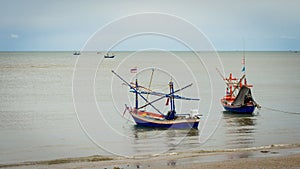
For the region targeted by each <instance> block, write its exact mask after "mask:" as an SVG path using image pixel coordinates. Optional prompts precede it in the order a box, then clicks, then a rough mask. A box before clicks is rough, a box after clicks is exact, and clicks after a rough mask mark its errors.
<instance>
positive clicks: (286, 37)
mask: <svg viewBox="0 0 300 169" xmlns="http://www.w3.org/2000/svg"><path fill="white" fill-rule="evenodd" d="M280 38H282V39H290V40H296V39H297V37H296V36H287V35H282V36H281V37H280Z"/></svg>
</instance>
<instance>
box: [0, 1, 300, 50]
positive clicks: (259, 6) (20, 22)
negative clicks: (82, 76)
mask: <svg viewBox="0 0 300 169" xmlns="http://www.w3.org/2000/svg"><path fill="white" fill-rule="evenodd" d="M0 3H1V4H0V22H1V27H0V51H24V50H47V51H52V50H79V49H81V48H82V47H83V45H84V44H85V42H86V41H87V40H88V39H89V37H90V36H92V34H93V33H95V32H96V31H97V30H99V29H100V28H101V27H103V26H105V25H106V24H108V23H110V22H111V21H113V20H116V19H118V18H120V17H124V16H127V15H131V14H135V13H142V12H162V13H166V14H171V15H175V16H179V17H181V18H184V19H185V20H187V21H189V22H190V23H192V24H193V25H195V26H196V27H197V28H198V29H199V30H201V31H202V32H203V33H204V34H205V35H206V36H207V38H208V39H209V40H210V41H211V43H212V44H213V45H214V46H215V48H216V49H217V50H243V41H244V42H245V50H300V8H299V6H300V1H299V0H252V1H243V0H219V1H217V0H209V1H208V0H207V1H201V0H195V1H184V0H181V1H179V0H157V1H156V0H148V1H143V0H136V1H129V0H128V1H125V0H107V1H104V0H81V1H73V0H35V1H34V0H0ZM136 24H137V25H138V23H136ZM132 26H136V25H132ZM183 31H184V30H183ZM243 39H244V40H243ZM167 41H172V40H167ZM165 42H166V40H165V39H164V38H162V39H161V40H160V38H157V37H154V38H149V37H147V38H145V39H143V40H141V39H138V38H137V39H132V40H129V41H127V42H124V44H120V46H119V47H117V48H116V50H135V49H137V48H147V47H160V48H163V49H166V50H185V48H184V47H182V46H181V45H178V44H177V45H176V44H175V43H174V45H170V44H172V43H168V44H167V43H165Z"/></svg>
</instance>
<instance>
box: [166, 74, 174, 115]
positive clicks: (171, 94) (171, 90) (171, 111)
mask: <svg viewBox="0 0 300 169" xmlns="http://www.w3.org/2000/svg"><path fill="white" fill-rule="evenodd" d="M169 87H170V96H169V97H170V106H171V110H170V111H169V112H168V115H167V117H166V119H167V120H174V119H175V114H176V111H175V100H174V93H175V92H174V85H173V82H172V79H171V81H170V82H169Z"/></svg>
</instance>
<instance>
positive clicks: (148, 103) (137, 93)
mask: <svg viewBox="0 0 300 169" xmlns="http://www.w3.org/2000/svg"><path fill="white" fill-rule="evenodd" d="M111 72H112V73H113V74H115V75H116V76H117V77H118V78H119V79H120V80H122V81H123V82H124V83H125V84H126V85H127V86H129V87H130V89H132V90H134V92H135V93H136V100H135V101H136V102H138V100H137V96H138V95H140V96H141V98H142V99H143V100H145V101H146V102H147V105H150V106H151V107H152V108H153V109H155V110H156V111H157V112H158V113H159V114H161V115H163V116H164V117H165V115H164V114H163V113H162V112H160V111H159V110H158V109H157V108H156V107H155V106H153V105H152V103H150V102H149V101H148V100H147V99H146V98H145V97H144V96H143V95H142V94H141V93H140V92H138V91H137V89H135V88H134V87H133V86H131V85H130V84H129V83H128V82H127V81H126V80H124V79H123V78H122V77H121V76H120V75H118V74H117V73H116V72H115V71H113V70H111ZM137 87H138V84H137V80H136V88H137ZM137 106H138V104H137V103H136V108H137V109H136V110H138V109H140V108H138V107H137Z"/></svg>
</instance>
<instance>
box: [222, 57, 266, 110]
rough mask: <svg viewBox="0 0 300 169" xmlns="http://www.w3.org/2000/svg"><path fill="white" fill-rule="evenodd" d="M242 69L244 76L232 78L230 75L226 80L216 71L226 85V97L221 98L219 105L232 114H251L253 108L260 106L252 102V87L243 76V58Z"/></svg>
mask: <svg viewBox="0 0 300 169" xmlns="http://www.w3.org/2000/svg"><path fill="white" fill-rule="evenodd" d="M242 63H243V64H244V67H243V68H242V71H243V72H244V74H243V75H242V77H241V78H236V77H232V73H230V74H229V77H228V78H225V77H224V76H223V75H222V74H221V72H220V71H219V70H218V69H217V71H218V72H219V74H220V75H221V77H222V79H223V80H224V81H225V84H226V95H225V96H224V97H223V98H221V104H222V105H223V107H224V109H225V110H226V111H229V112H233V113H241V114H252V113H253V112H254V110H255V107H258V108H260V106H259V105H258V104H257V103H256V102H255V101H254V99H253V96H252V93H251V89H250V88H252V87H253V85H251V84H248V83H247V79H246V74H245V58H243V62H242Z"/></svg>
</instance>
